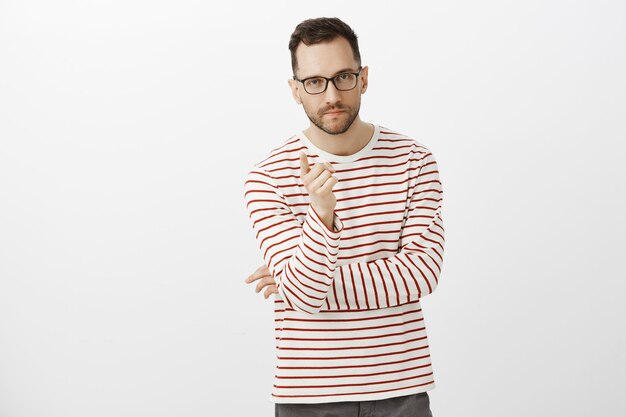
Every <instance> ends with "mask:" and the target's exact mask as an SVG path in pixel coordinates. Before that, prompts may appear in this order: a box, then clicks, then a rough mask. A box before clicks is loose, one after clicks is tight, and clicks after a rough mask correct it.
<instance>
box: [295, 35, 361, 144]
mask: <svg viewBox="0 0 626 417" xmlns="http://www.w3.org/2000/svg"><path fill="white" fill-rule="evenodd" d="M296 58H297V62H298V68H297V69H296V74H295V75H296V77H297V78H298V79H301V80H302V79H304V78H309V77H315V76H323V77H327V78H330V77H333V76H335V75H337V74H339V73H342V72H358V71H359V66H358V63H357V62H356V61H355V59H354V56H353V54H352V48H351V47H350V43H348V41H347V40H346V39H344V38H342V37H337V38H335V39H333V40H332V41H330V42H323V43H319V44H315V45H309V46H307V45H305V44H304V43H300V45H299V46H298V48H297V49H296ZM289 85H290V86H291V90H292V94H293V97H294V99H295V100H296V102H297V103H298V104H302V106H303V108H304V112H305V113H306V115H307V117H308V118H309V120H311V122H312V123H313V124H314V125H315V126H317V127H318V128H319V129H321V130H323V131H324V132H326V133H328V134H331V135H339V134H342V133H345V132H346V131H347V130H348V129H349V128H350V126H352V123H353V122H354V120H355V119H356V117H357V116H358V114H359V109H360V107H361V94H363V93H364V92H365V90H366V89H367V67H364V68H363V69H362V70H361V75H360V76H359V77H358V81H357V85H356V87H354V88H353V89H352V90H349V91H339V90H337V89H336V88H335V85H334V84H333V83H332V82H331V81H329V82H328V86H327V87H326V91H324V92H323V93H321V94H309V93H307V92H306V91H305V90H304V87H303V85H302V83H300V82H298V81H295V80H289ZM337 111H338V113H331V112H337Z"/></svg>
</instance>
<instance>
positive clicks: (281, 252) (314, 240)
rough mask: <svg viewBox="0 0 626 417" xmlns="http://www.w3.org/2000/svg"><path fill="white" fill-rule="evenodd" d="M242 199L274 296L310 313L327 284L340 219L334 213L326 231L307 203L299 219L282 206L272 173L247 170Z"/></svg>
mask: <svg viewBox="0 0 626 417" xmlns="http://www.w3.org/2000/svg"><path fill="white" fill-rule="evenodd" d="M244 191H245V193H244V199H245V202H246V207H247V210H248V213H249V217H250V220H251V221H252V228H253V230H254V233H255V237H256V240H257V243H258V245H259V248H260V249H261V253H262V256H263V259H264V260H265V265H267V267H268V269H269V270H270V272H271V274H272V276H273V277H274V281H275V282H276V287H277V290H278V295H280V297H281V298H282V299H283V300H284V301H285V302H286V303H287V304H288V305H289V307H291V308H293V309H294V310H298V311H302V312H306V313H310V314H314V313H317V312H318V311H319V310H320V309H321V308H322V306H323V303H324V300H325V299H326V297H327V293H328V291H329V289H330V288H331V286H332V283H333V277H334V272H335V269H336V262H337V256H338V252H339V241H340V238H341V232H342V230H343V223H342V222H341V220H340V219H339V217H337V216H336V215H335V216H334V225H333V226H334V227H333V229H334V230H329V229H328V227H327V226H326V225H325V224H324V223H323V222H322V220H321V219H320V217H319V216H318V214H317V213H316V212H315V209H313V207H312V206H311V205H310V204H309V205H308V208H307V214H306V217H305V219H304V223H301V222H300V221H299V220H298V218H297V217H296V216H295V214H294V213H293V211H292V210H291V209H290V207H289V206H288V205H287V203H286V201H285V198H284V196H283V194H282V192H281V191H280V189H279V187H278V186H277V183H276V180H275V179H274V178H272V176H271V175H270V174H269V173H267V172H265V171H263V170H262V169H259V168H254V169H253V170H251V171H250V172H249V173H248V175H247V177H246V181H245V183H244Z"/></svg>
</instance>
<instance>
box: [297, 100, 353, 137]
mask: <svg viewBox="0 0 626 417" xmlns="http://www.w3.org/2000/svg"><path fill="white" fill-rule="evenodd" d="M303 107H304V106H303ZM360 109H361V100H360V99H359V102H358V103H357V107H356V108H354V107H350V106H344V105H338V106H329V107H324V108H322V109H320V110H319V111H317V112H312V111H309V110H308V109H307V108H306V107H304V112H305V113H306V115H307V117H308V118H309V120H310V121H311V123H313V124H314V125H315V126H317V127H318V128H320V129H321V130H323V131H324V132H326V133H328V134H329V135H341V134H342V133H345V132H346V131H347V130H348V129H350V126H352V123H354V120H355V119H356V117H357V116H358V114H359V110H360ZM333 110H342V111H344V112H345V113H344V114H340V115H339V117H342V118H344V117H345V120H344V121H342V122H333V121H331V122H324V116H325V115H324V113H326V112H329V111H333Z"/></svg>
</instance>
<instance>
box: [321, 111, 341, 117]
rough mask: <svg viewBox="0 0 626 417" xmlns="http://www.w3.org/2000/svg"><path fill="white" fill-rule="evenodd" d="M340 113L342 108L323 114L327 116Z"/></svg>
mask: <svg viewBox="0 0 626 417" xmlns="http://www.w3.org/2000/svg"><path fill="white" fill-rule="evenodd" d="M341 113H343V110H333V111H329V112H326V113H324V114H327V115H329V116H337V115H338V114H341Z"/></svg>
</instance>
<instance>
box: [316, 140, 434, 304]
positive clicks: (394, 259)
mask: <svg viewBox="0 0 626 417" xmlns="http://www.w3.org/2000/svg"><path fill="white" fill-rule="evenodd" d="M417 152H418V156H417V158H415V159H416V160H418V162H416V163H414V164H415V167H413V168H412V169H411V173H410V175H409V177H413V180H411V181H410V182H409V187H410V190H411V191H410V192H409V195H410V196H409V198H410V200H409V206H408V210H407V216H405V224H404V226H403V228H402V232H401V236H400V242H399V248H400V250H399V251H398V253H396V254H395V255H394V256H391V257H387V258H380V259H376V260H374V261H367V262H354V263H347V264H343V265H341V266H340V267H338V268H337V269H336V271H335V279H334V285H333V289H332V290H331V291H329V293H328V298H327V299H326V302H325V303H324V304H325V305H324V307H323V308H322V310H354V309H357V310H371V309H379V308H386V307H393V306H397V305H401V304H406V303H409V302H412V301H416V300H418V299H420V298H422V297H424V296H425V295H428V294H430V293H432V292H433V291H434V290H435V288H436V287H437V285H438V283H439V275H440V273H441V267H442V263H443V250H444V236H445V235H444V229H443V219H442V217H441V206H442V202H443V190H442V186H441V181H440V180H439V170H438V167H437V162H436V161H435V158H434V156H433V154H432V153H431V152H430V151H428V150H427V149H426V148H424V147H419V148H417Z"/></svg>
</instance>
